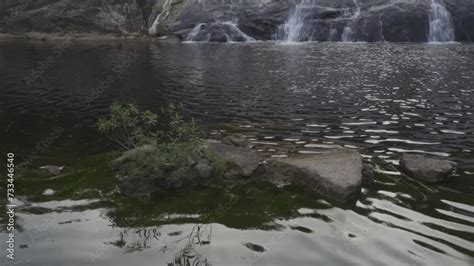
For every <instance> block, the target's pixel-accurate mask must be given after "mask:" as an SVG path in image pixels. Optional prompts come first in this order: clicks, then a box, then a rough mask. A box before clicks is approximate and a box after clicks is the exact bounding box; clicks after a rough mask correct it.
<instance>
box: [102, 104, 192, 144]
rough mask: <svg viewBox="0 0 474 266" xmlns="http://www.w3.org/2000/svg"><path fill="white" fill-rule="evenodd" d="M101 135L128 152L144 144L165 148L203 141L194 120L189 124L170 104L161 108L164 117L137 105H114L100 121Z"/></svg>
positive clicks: (176, 108) (175, 107)
mask: <svg viewBox="0 0 474 266" xmlns="http://www.w3.org/2000/svg"><path fill="white" fill-rule="evenodd" d="M97 126H98V129H99V132H101V133H103V134H105V135H106V136H107V137H108V138H109V139H111V140H112V141H114V142H115V143H117V144H118V145H119V146H120V147H122V148H123V149H125V150H130V149H134V148H136V147H139V146H143V145H145V144H153V145H166V144H170V143H177V142H187V141H194V140H197V139H199V138H200V129H199V128H198V126H197V125H196V123H195V122H194V120H191V121H190V122H187V121H185V120H184V119H183V117H182V116H181V115H180V114H179V112H178V107H177V106H175V105H173V104H170V105H169V106H168V107H167V108H162V109H161V114H160V115H158V114H156V113H153V112H151V111H150V110H145V111H142V110H140V109H139V108H138V107H137V106H136V105H134V104H127V105H121V104H118V103H114V104H113V105H112V106H110V113H109V115H107V116H106V117H104V118H101V119H99V121H98V122H97Z"/></svg>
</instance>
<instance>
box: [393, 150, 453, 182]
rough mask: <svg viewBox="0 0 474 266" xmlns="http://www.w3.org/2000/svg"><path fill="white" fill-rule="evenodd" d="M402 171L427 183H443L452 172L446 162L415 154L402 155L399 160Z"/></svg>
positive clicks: (448, 162)
mask: <svg viewBox="0 0 474 266" xmlns="http://www.w3.org/2000/svg"><path fill="white" fill-rule="evenodd" d="M400 167H401V168H402V171H404V172H405V173H407V174H408V175H409V176H411V177H413V178H415V179H418V180H421V181H424V182H428V183H436V182H440V181H443V180H444V179H445V178H446V177H447V176H448V175H449V173H450V172H451V171H452V170H453V167H454V166H453V163H452V162H450V161H447V160H440V159H433V158H428V157H425V156H422V155H416V154H403V155H402V156H401V158H400Z"/></svg>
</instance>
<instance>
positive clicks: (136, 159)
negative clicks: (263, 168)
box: [111, 140, 260, 196]
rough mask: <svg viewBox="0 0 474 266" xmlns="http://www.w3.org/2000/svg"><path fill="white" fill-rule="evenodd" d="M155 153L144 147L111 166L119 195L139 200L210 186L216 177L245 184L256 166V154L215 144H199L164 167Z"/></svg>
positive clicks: (218, 142) (125, 155)
mask: <svg viewBox="0 0 474 266" xmlns="http://www.w3.org/2000/svg"><path fill="white" fill-rule="evenodd" d="M159 152H160V151H159V150H158V148H157V147H155V146H153V145H145V146H142V147H139V148H136V149H133V150H130V151H127V152H125V153H124V154H123V155H122V156H121V157H120V158H117V159H115V160H114V161H113V162H112V165H111V166H112V168H113V169H114V170H115V171H116V172H117V174H116V178H117V181H118V185H117V186H118V189H119V191H120V192H121V193H122V194H124V195H127V196H140V195H145V194H149V193H152V192H155V191H157V190H158V189H170V188H178V187H193V186H196V185H198V184H203V185H205V184H212V183H213V182H215V181H216V180H215V179H214V178H213V177H217V176H219V178H220V179H226V180H229V181H237V180H245V179H248V177H250V176H251V175H252V174H253V173H254V171H255V170H256V169H257V167H258V166H259V163H260V155H259V154H258V153H257V152H256V151H254V150H251V149H247V148H242V147H238V146H232V145H228V144H224V143H222V142H220V141H217V140H206V141H203V143H202V147H200V151H199V152H197V153H196V154H192V153H191V151H189V152H187V151H185V152H183V154H182V155H179V156H181V157H180V158H179V159H176V161H173V160H172V161H168V162H166V163H165V162H164V161H162V160H160V159H158V157H159ZM175 155H177V156H178V154H175ZM157 156H158V157H157ZM179 156H178V157H179ZM178 157H177V158H178ZM215 183H217V182H215Z"/></svg>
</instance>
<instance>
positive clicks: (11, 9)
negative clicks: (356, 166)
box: [0, 0, 474, 42]
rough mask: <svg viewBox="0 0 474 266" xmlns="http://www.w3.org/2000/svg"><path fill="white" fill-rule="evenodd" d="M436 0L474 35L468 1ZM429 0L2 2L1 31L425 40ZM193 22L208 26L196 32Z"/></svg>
mask: <svg viewBox="0 0 474 266" xmlns="http://www.w3.org/2000/svg"><path fill="white" fill-rule="evenodd" d="M443 3H444V5H445V7H446V9H447V10H448V11H449V13H450V14H451V15H452V20H453V21H452V22H453V25H454V31H455V39H456V41H471V40H473V38H474V1H472V0H444V2H443ZM430 5H431V0H294V1H292V0H135V1H134V0H128V1H127V0H34V1H33V0H2V1H1V2H0V17H2V18H3V19H2V20H0V31H1V32H13V33H18V32H32V31H34V32H58V31H59V32H60V31H65V32H71V31H72V32H78V33H84V32H85V33H103V32H106V33H125V34H126V33H137V32H140V33H146V34H150V35H175V36H177V37H179V38H180V39H182V40H186V39H189V34H195V35H196V36H204V37H200V39H197V40H198V41H199V40H203V41H206V40H219V41H225V40H226V38H228V36H227V34H232V36H233V37H232V38H231V39H230V40H233V39H237V40H248V39H249V38H250V39H253V38H255V39H257V40H272V39H273V40H275V39H280V40H282V39H289V38H290V39H291V38H294V40H295V41H307V40H313V41H367V42H377V41H389V42H425V41H427V40H428V35H429V20H430ZM219 23H231V24H232V25H235V26H236V27H237V28H238V29H239V30H240V31H242V34H244V35H245V36H244V35H243V36H241V37H235V33H236V32H237V30H236V29H235V28H232V27H229V26H228V25H230V24H223V25H219ZM200 28H202V29H203V30H204V29H205V30H206V31H207V32H206V33H205V34H203V33H201V34H199V29H200ZM210 29H216V32H212V30H210ZM295 29H296V30H297V32H293V31H294V30H295ZM209 31H211V32H209ZM244 37H245V38H244Z"/></svg>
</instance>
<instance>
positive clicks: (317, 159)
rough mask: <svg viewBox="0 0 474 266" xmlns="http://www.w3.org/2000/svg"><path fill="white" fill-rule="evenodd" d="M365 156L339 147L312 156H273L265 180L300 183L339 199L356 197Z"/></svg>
mask: <svg viewBox="0 0 474 266" xmlns="http://www.w3.org/2000/svg"><path fill="white" fill-rule="evenodd" d="M362 167H363V165H362V157H361V156H360V154H359V153H358V152H357V151H354V150H346V149H338V150H334V151H330V152H327V153H323V154H317V155H311V156H298V157H290V158H287V159H271V160H270V161H269V164H268V170H267V171H268V172H267V174H266V175H267V177H266V179H267V180H268V181H270V182H273V183H294V184H300V185H303V186H305V187H308V188H310V189H311V190H313V191H315V192H317V193H320V194H321V195H323V196H326V197H328V198H331V199H334V200H336V201H339V202H347V201H348V200H350V199H352V198H354V197H355V196H356V195H357V194H358V193H359V192H360V188H361V185H362Z"/></svg>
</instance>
